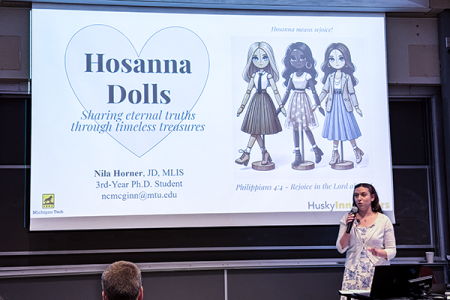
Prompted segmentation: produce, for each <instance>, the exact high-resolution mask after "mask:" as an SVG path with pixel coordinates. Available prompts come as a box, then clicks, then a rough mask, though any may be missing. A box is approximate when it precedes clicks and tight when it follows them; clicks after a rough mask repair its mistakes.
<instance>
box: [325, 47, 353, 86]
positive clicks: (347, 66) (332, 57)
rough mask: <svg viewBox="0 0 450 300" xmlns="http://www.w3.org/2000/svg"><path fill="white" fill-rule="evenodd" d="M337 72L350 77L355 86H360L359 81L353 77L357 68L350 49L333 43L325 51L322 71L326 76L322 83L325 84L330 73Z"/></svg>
mask: <svg viewBox="0 0 450 300" xmlns="http://www.w3.org/2000/svg"><path fill="white" fill-rule="evenodd" d="M336 70H341V71H342V72H344V73H346V74H348V75H350V77H351V79H352V83H353V85H357V84H358V80H357V79H356V78H355V77H354V76H353V73H354V72H355V70H356V68H355V65H354V64H353V63H352V56H351V55H350V50H349V49H348V47H347V46H346V45H344V44H342V43H332V44H330V45H329V46H328V47H327V50H325V57H324V59H323V63H322V71H323V73H324V74H325V76H324V77H323V79H322V82H323V83H325V81H326V80H327V77H328V75H329V74H330V73H332V72H335V71H336Z"/></svg>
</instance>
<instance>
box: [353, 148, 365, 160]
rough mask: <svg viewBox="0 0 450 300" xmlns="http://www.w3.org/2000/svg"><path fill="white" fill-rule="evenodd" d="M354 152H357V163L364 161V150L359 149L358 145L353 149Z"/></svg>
mask: <svg viewBox="0 0 450 300" xmlns="http://www.w3.org/2000/svg"><path fill="white" fill-rule="evenodd" d="M353 152H355V156H356V163H357V164H359V163H360V162H361V161H362V157H363V155H364V152H362V150H361V149H359V148H358V147H356V148H355V149H353Z"/></svg>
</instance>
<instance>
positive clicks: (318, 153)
mask: <svg viewBox="0 0 450 300" xmlns="http://www.w3.org/2000/svg"><path fill="white" fill-rule="evenodd" d="M313 151H314V154H315V155H316V164H318V163H320V161H321V160H322V155H323V152H322V150H320V148H319V147H313Z"/></svg>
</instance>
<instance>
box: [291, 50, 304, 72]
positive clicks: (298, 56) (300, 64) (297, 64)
mask: <svg viewBox="0 0 450 300" xmlns="http://www.w3.org/2000/svg"><path fill="white" fill-rule="evenodd" d="M289 61H290V63H291V65H292V66H293V67H294V68H296V69H303V68H304V67H305V65H306V56H305V54H304V53H303V51H302V50H300V49H294V50H293V51H292V52H291V58H290V59H289Z"/></svg>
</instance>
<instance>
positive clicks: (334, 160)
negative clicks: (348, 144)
mask: <svg viewBox="0 0 450 300" xmlns="http://www.w3.org/2000/svg"><path fill="white" fill-rule="evenodd" d="M338 161H339V152H338V151H337V150H333V153H332V154H331V160H330V165H335V164H337V162H338Z"/></svg>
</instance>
